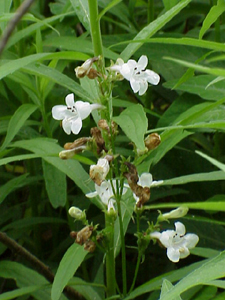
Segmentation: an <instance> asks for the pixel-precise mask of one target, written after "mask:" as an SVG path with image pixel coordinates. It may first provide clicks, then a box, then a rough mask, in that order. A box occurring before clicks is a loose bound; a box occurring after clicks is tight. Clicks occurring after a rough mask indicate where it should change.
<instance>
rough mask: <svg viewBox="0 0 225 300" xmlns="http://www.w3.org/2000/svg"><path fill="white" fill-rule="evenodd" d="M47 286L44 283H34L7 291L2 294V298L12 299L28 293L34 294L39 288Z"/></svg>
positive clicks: (0, 296) (1, 299) (0, 299)
mask: <svg viewBox="0 0 225 300" xmlns="http://www.w3.org/2000/svg"><path fill="white" fill-rule="evenodd" d="M45 287H46V286H44V285H32V286H29V287H23V288H20V289H16V290H14V291H11V292H6V293H3V294H1V295H0V300H10V299H15V298H16V297H20V296H23V295H27V294H32V292H35V291H37V290H41V289H44V288H45Z"/></svg>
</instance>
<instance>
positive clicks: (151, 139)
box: [145, 133, 161, 150]
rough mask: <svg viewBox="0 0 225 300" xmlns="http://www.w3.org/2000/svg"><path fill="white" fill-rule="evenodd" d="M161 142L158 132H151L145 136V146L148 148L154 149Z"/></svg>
mask: <svg viewBox="0 0 225 300" xmlns="http://www.w3.org/2000/svg"><path fill="white" fill-rule="evenodd" d="M160 143H161V138H160V135H159V134H157V133H151V134H149V135H148V136H147V137H146V138H145V146H146V147H147V148H148V150H153V149H155V148H156V147H158V145H159V144H160Z"/></svg>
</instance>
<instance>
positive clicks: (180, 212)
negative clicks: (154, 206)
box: [158, 206, 188, 222]
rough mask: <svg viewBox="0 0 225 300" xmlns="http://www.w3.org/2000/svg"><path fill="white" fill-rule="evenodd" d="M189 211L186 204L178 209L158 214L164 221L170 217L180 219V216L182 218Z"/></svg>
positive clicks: (160, 219)
mask: <svg viewBox="0 0 225 300" xmlns="http://www.w3.org/2000/svg"><path fill="white" fill-rule="evenodd" d="M187 213H188V207H186V206H180V207H178V208H176V209H173V210H171V211H170V212H168V213H165V214H161V212H160V215H159V216H158V221H159V222H162V221H167V220H169V219H178V218H182V217H184V216H186V214H187Z"/></svg>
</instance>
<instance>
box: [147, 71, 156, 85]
mask: <svg viewBox="0 0 225 300" xmlns="http://www.w3.org/2000/svg"><path fill="white" fill-rule="evenodd" d="M145 78H146V80H147V81H148V82H149V83H151V84H153V85H157V84H158V83H159V81H160V76H159V75H158V74H157V73H155V72H153V71H151V70H146V71H145Z"/></svg>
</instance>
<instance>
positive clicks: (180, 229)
mask: <svg viewBox="0 0 225 300" xmlns="http://www.w3.org/2000/svg"><path fill="white" fill-rule="evenodd" d="M174 224H175V228H176V232H177V233H178V234H179V235H181V236H183V235H185V232H186V229H185V226H184V224H182V223H181V222H175V223H174Z"/></svg>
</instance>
